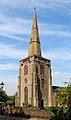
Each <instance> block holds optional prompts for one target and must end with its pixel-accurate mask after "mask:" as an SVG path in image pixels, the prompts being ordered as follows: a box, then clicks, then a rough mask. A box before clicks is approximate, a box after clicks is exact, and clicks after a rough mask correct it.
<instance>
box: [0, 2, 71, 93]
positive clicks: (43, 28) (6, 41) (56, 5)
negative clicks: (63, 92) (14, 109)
mask: <svg viewBox="0 0 71 120" xmlns="http://www.w3.org/2000/svg"><path fill="white" fill-rule="evenodd" d="M34 7H36V10H37V19H38V26H39V35H40V41H41V49H42V56H43V57H45V58H47V59H50V60H51V65H52V78H53V85H60V86H62V85H63V84H64V82H65V81H69V78H71V0H41V1H39V0H36V1H35V0H0V83H1V82H2V81H3V82H4V83H5V86H4V89H5V90H6V92H7V94H8V95H13V94H14V93H15V92H16V89H17V83H18V68H19V61H20V59H22V58H25V57H27V55H28V47H29V41H30V33H31V26H32V20H33V13H34Z"/></svg>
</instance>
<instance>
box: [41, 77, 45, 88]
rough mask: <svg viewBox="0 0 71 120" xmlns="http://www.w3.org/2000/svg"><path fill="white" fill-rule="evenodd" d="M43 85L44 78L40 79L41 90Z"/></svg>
mask: <svg viewBox="0 0 71 120" xmlns="http://www.w3.org/2000/svg"><path fill="white" fill-rule="evenodd" d="M44 83H45V81H44V78H42V79H41V87H42V88H44Z"/></svg>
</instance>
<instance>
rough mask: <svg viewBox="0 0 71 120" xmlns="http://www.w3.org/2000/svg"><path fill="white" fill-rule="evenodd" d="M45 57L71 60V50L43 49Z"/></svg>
mask: <svg viewBox="0 0 71 120" xmlns="http://www.w3.org/2000/svg"><path fill="white" fill-rule="evenodd" d="M43 55H44V57H45V58H47V57H48V58H50V59H52V60H55V59H58V60H71V52H70V51H69V50H64V49H57V50H56V51H43Z"/></svg>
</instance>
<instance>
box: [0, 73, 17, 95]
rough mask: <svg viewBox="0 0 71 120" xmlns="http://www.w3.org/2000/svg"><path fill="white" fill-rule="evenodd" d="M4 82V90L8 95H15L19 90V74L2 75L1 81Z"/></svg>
mask: <svg viewBox="0 0 71 120" xmlns="http://www.w3.org/2000/svg"><path fill="white" fill-rule="evenodd" d="M2 81H3V82H4V84H5V85H4V90H5V91H6V92H7V94H8V95H14V94H15V92H16V90H17V83H18V75H13V74H11V75H9V74H6V75H0V83H1V82H2Z"/></svg>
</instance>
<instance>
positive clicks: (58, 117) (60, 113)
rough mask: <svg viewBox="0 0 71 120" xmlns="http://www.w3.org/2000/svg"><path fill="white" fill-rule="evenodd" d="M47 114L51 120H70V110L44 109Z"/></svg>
mask: <svg viewBox="0 0 71 120" xmlns="http://www.w3.org/2000/svg"><path fill="white" fill-rule="evenodd" d="M45 110H46V111H47V112H48V113H49V115H50V119H51V120H70V119H71V108H68V107H66V108H63V107H50V108H45Z"/></svg>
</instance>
